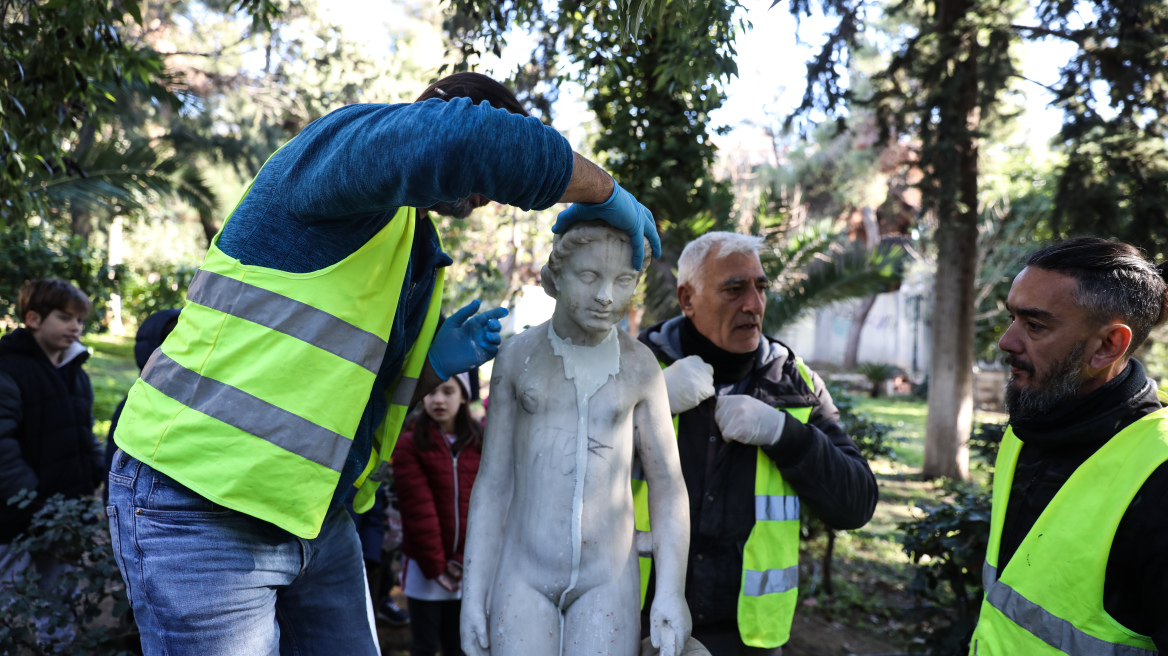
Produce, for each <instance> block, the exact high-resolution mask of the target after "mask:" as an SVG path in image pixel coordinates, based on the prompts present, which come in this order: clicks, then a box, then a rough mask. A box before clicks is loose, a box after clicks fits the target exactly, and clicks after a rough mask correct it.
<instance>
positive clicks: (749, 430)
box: [714, 394, 787, 446]
mask: <svg viewBox="0 0 1168 656" xmlns="http://www.w3.org/2000/svg"><path fill="white" fill-rule="evenodd" d="M714 421H716V422H718V428H719V429H720V430H721V431H722V439H723V440H726V441H727V442H729V441H731V440H733V441H735V442H741V443H743V444H753V445H755V446H773V445H775V444H778V442H779V438H780V437H782V435H783V424H784V423H786V421H787V413H785V412H783V411H782V410H776V409H775V408H772V407H770V406H769V405H767V404H765V403H763V402H762V401H759V400H758V399H756V398H754V397H753V396H746V395H745V394H728V395H726V396H720V397H718V408H717V409H716V410H715V411H714Z"/></svg>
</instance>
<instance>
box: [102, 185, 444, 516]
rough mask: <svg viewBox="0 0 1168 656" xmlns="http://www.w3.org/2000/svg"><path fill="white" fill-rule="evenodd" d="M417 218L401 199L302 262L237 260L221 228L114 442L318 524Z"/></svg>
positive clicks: (232, 500) (400, 389)
mask: <svg viewBox="0 0 1168 656" xmlns="http://www.w3.org/2000/svg"><path fill="white" fill-rule="evenodd" d="M249 189H250V188H249ZM245 195H246V194H245ZM416 222H417V212H416V210H415V209H414V208H409V207H403V208H400V209H399V210H398V212H397V214H396V215H395V216H394V217H393V219H392V220H391V221H390V222H389V223H388V224H387V225H386V226H385V227H384V228H382V229H381V231H379V232H378V233H377V234H376V235H374V236H373V238H372V239H370V240H369V241H368V242H366V243H365V245H363V246H362V247H361V248H360V249H358V250H357V251H356V252H355V253H353V254H352V255H350V256H348V257H346V258H345V259H344V260H342V261H340V262H338V263H336V264H334V265H332V266H330V267H327V268H325V269H321V270H319V271H313V272H310V273H288V272H285V271H277V270H275V269H268V268H264V267H258V266H249V265H245V264H241V263H240V262H239V260H236V259H234V258H232V257H230V256H228V255H227V254H225V253H224V252H223V251H221V250H219V248H218V245H217V244H218V240H219V236H218V235H216V237H215V239H213V240H212V243H211V248H210V250H209V251H208V253H207V258H206V261H205V262H204V263H203V266H202V267H201V268H200V269H199V271H198V272H197V273H196V275H195V277H194V280H193V281H192V282H191V285H190V288H189V290H188V292H187V301H188V304H187V306H186V307H185V308H183V311H182V314H181V315H179V319H178V324H177V325H176V326H175V329H174V332H172V333H171V335H170V336H169V337H168V338H167V339H166V342H165V343H164V344H163V346H162V348H161V349H159V350H158V351H155V353H154V355H153V356H152V357H151V358H150V361H149V362H148V363H147V365H146V367H145V368H144V369H143V370H142V377H141V378H140V379H139V380H138V381H137V382H136V383H134V386H133V387H132V388H131V389H130V393H129V399H128V400H127V401H126V407H125V410H124V411H123V414H122V419H121V421H120V422H119V424H118V446H120V447H121V448H122V449H123V450H124V451H125V452H126V453H128V454H130V455H131V456H133V457H134V458H137V459H138V460H140V461H142V462H144V463H146V464H148V465H150V466H151V467H153V468H154V469H157V470H158V471H160V472H162V473H164V474H166V475H167V476H170V477H171V478H173V479H175V480H176V481H178V482H179V483H181V484H183V485H185V486H186V487H188V488H190V489H192V490H194V491H195V492H197V493H199V494H200V495H202V496H203V497H206V498H207V499H210V500H211V501H214V502H215V503H217V504H219V505H222V506H225V507H227V508H231V509H234V510H238V511H240V512H243V513H246V514H248V515H251V516H253V517H257V518H259V519H262V520H265V521H268V522H271V523H273V524H275V525H277V526H279V527H281V528H283V529H285V530H287V531H289V532H291V533H293V534H295V535H297V536H300V537H302V538H313V537H316V536H317V535H318V534H319V533H320V528H321V525H322V524H323V522H324V518H325V514H326V513H327V511H328V508H329V505H330V503H331V501H332V498H333V493H334V491H335V490H336V487H337V485H338V482H339V480H340V474H341V470H342V468H343V467H344V464H345V460H346V458H347V457H348V454H349V449H350V447H351V446H352V444H353V438H354V435H355V434H356V431H357V427H358V424H359V423H360V421H361V416H362V414H363V413H364V410H365V406H366V405H367V404H368V402H369V395H370V393H371V391H372V389H373V383H374V380H375V379H376V377H377V372H378V369H379V368H380V366H381V361H382V359H383V358H384V355H385V352H386V349H387V348H388V339H389V335H390V330H391V328H392V327H393V320H394V314H395V313H396V311H397V306H398V297H399V296H400V293H401V289H402V285H403V283H404V281H405V275H406V269H407V264H408V262H409V258H410V252H411V248H412V246H413V240H414V229H415V226H416ZM220 234H222V233H220ZM442 281H443V272H442V271H441V270H439V272H438V275H437V279H436V281H435V284H434V291H433V295H432V296H431V298H430V305H429V308H428V311H427V315H426V319H425V321H424V323H423V325H422V329H421V331H420V332H419V334H418V337H417V340H416V341H415V342H414V343H413V344H412V345H411V347H410V349H409V351H408V352H407V354H406V357H405V361H404V364H403V367H402V372H401V374H400V376H399V377H398V379H397V380H396V381H394V384H393V385H392V386H390V388H389V389H388V390H387V392H386V400H387V401H388V402H389V410H388V412H387V415H386V417H385V419H384V420H383V421H382V423H381V424H380V426H379V427H378V428H377V430H376V432H375V435H374V440H373V447H372V452H371V453H370V457H369V463H368V465H367V466H366V468H365V471H364V472H362V473H361V475H360V477H359V478H358V479H357V481H356V483H355V486H356V487H357V494H356V497H355V500H354V504H353V505H354V507H355V509H356V510H357V511H358V512H364V511H365V510H368V509H369V507H370V506H372V504H373V494H374V492H375V491H376V489H377V486H378V485H380V476H376V475H374V472H375V471H378V470H379V469H380V467H381V465H382V463H384V462H386V461H388V460H389V457H390V454H391V453H393V447H394V444H395V443H396V442H397V436H398V433H399V432H400V431H401V425H402V421H403V420H404V418H405V415H406V410H407V406H408V404H409V402H410V400H411V398H412V396H413V393H414V390H415V388H416V386H417V379H418V376H419V375H420V374H421V371H422V368H423V367H424V366H425V363H426V354H427V352H428V351H429V348H430V342H431V340H432V339H433V336H434V331H435V328H436V326H437V323H438V315H439V311H440V307H441V299H442Z"/></svg>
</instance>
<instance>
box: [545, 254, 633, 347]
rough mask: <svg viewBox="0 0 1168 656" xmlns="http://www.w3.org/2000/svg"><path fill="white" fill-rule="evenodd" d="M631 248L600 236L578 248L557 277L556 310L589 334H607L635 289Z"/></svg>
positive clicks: (627, 304) (627, 306)
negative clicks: (560, 309)
mask: <svg viewBox="0 0 1168 656" xmlns="http://www.w3.org/2000/svg"><path fill="white" fill-rule="evenodd" d="M632 259H633V249H632V248H631V247H630V246H629V245H628V244H627V243H625V242H623V241H617V240H615V239H599V240H596V241H593V242H590V243H588V244H585V245H583V246H580V247H578V248H577V249H576V250H575V251H574V252H573V253H572V255H571V257H569V258H568V261H567V262H565V263H564V267H563V268H562V270H561V271H560V275H558V276H556V280H555V284H556V291H557V292H558V294H557V299H556V300H557V309H559V306H565V308H564V309H566V310H567V317H568V318H569V319H570V320H571V321H572V322H573V323H575V324H576V325H578V326H579V327H580V328H581V329H582V330H584V331H585V332H589V333H606V332H608V330H609V328H611V327H612V326H613V324H615V323H616V322H618V321H620V319H621V317H623V316H624V315H625V313H626V312H628V310H629V303H630V302H631V301H632V298H633V292H634V291H635V290H636V288H637V271H636V269H633V267H632V266H631V263H632Z"/></svg>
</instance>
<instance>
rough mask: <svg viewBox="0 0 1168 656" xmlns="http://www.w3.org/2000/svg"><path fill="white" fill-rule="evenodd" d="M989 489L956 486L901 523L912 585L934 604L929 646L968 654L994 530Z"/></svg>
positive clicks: (931, 649) (939, 652)
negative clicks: (916, 515) (911, 518)
mask: <svg viewBox="0 0 1168 656" xmlns="http://www.w3.org/2000/svg"><path fill="white" fill-rule="evenodd" d="M990 498H991V495H990V494H989V493H988V492H983V491H980V490H976V491H975V490H962V489H958V490H955V491H953V493H952V494H951V495H950V496H949V497H948V498H946V499H943V500H942V501H941V502H940V503H938V504H936V505H923V504H922V505H918V506H917V507H918V508H919V509H920V510H921V511H923V514H921V515H920V516H918V517H917V518H915V519H913V520H911V521H908V522H903V523H901V524H900V525H899V527H900V529H901V530H903V531H904V542H903V545H904V552H905V553H906V554H908V556H909V558H910V559H911V560H912V562H913V563H915V564H916V571H915V572H914V575H913V580H912V583H911V584H910V585H909V591H910V592H912V593H913V594H915V595H917V596H919V597H921V598H923V599H925V600H928V601H930V602H932V603H933V604H934V608H935V609H936V612H935V613H934V615H933V617H930V618H929V622H928V623H929V624H931V625H932V630H931V632H929V634H928V637H927V639H926V645H927V647H928V648H929V652H930V653H932V654H937V655H939V656H940V655H944V656H948V655H949V654H958V653H960V654H965V653H967V652H968V649H969V639H970V637H971V636H972V634H973V628H974V626H975V625H976V624H977V616H978V612H979V610H980V608H981V599H982V594H983V588H982V580H981V571H982V565H983V564H984V563H985V557H986V547H987V545H988V543H989V535H990Z"/></svg>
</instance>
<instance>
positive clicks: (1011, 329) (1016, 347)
mask: <svg viewBox="0 0 1168 656" xmlns="http://www.w3.org/2000/svg"><path fill="white" fill-rule="evenodd" d="M1017 326H1018V324H1017V323H1011V324H1010V325H1009V326H1008V327H1007V328H1006V332H1004V333H1002V337H1001V339H999V340H998V348H1000V349H1002V350H1003V351H1005V352H1007V353H1021V352H1022V340H1021V339H1019V338H1018V331H1019V330H1021V328H1018V327H1017Z"/></svg>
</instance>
